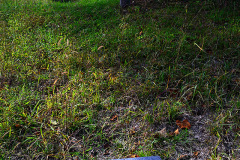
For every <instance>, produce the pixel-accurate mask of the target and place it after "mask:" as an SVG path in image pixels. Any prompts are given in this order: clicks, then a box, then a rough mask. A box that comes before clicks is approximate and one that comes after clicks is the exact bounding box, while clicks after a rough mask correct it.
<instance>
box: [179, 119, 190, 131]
mask: <svg viewBox="0 0 240 160" xmlns="http://www.w3.org/2000/svg"><path fill="white" fill-rule="evenodd" d="M176 124H177V125H178V126H179V127H180V128H181V129H184V128H187V129H190V128H191V125H190V123H189V122H188V120H187V119H185V120H183V121H182V122H181V121H180V120H176Z"/></svg>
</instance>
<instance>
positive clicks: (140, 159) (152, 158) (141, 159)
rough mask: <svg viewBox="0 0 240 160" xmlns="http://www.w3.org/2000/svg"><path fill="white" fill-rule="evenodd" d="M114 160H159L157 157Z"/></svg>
mask: <svg viewBox="0 0 240 160" xmlns="http://www.w3.org/2000/svg"><path fill="white" fill-rule="evenodd" d="M115 160H161V158H160V157H159V156H150V157H136V158H124V159H115Z"/></svg>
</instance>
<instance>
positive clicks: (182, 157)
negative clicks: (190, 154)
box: [177, 155, 187, 160]
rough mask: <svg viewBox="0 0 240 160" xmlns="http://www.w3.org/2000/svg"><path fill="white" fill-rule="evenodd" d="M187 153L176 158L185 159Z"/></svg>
mask: <svg viewBox="0 0 240 160" xmlns="http://www.w3.org/2000/svg"><path fill="white" fill-rule="evenodd" d="M186 157H187V155H181V156H180V157H179V158H178V159H177V160H181V159H185V158H186Z"/></svg>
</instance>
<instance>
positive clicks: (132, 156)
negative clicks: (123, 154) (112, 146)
mask: <svg viewBox="0 0 240 160" xmlns="http://www.w3.org/2000/svg"><path fill="white" fill-rule="evenodd" d="M136 157H139V156H138V155H136V154H133V155H130V156H127V158H136Z"/></svg>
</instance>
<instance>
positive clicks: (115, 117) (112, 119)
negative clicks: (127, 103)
mask: <svg viewBox="0 0 240 160" xmlns="http://www.w3.org/2000/svg"><path fill="white" fill-rule="evenodd" d="M117 119H118V116H117V115H115V116H113V117H112V118H111V119H110V121H114V120H117Z"/></svg>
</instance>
